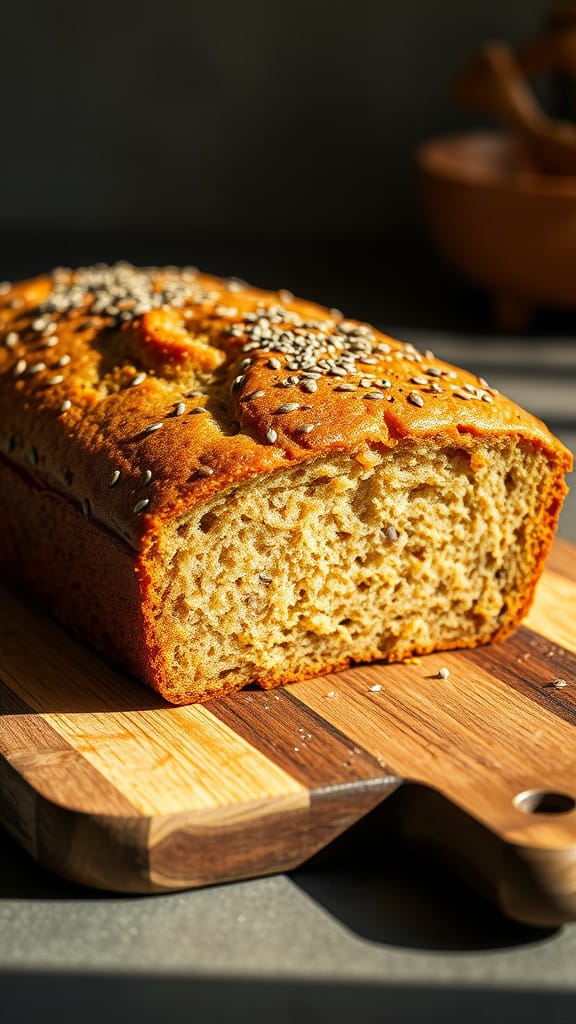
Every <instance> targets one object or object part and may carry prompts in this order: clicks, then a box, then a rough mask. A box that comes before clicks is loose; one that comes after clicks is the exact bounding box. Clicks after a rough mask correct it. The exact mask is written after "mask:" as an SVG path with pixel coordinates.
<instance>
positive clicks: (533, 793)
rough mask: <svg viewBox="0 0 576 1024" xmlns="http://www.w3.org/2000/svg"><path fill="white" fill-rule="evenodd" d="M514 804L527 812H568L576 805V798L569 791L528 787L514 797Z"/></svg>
mask: <svg viewBox="0 0 576 1024" xmlns="http://www.w3.org/2000/svg"><path fill="white" fill-rule="evenodd" d="M514 806H515V807H517V808H518V810H519V811H524V813H525V814H567V813H568V812H569V811H573V810H574V808H575V807H576V800H575V799H574V797H572V796H568V794H567V793H549V792H547V791H546V790H545V789H528V790H526V791H525V792H524V793H518V796H515V797H514Z"/></svg>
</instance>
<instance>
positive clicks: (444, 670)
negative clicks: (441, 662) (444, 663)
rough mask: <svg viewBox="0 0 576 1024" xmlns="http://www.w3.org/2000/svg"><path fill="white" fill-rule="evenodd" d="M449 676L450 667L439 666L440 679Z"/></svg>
mask: <svg viewBox="0 0 576 1024" xmlns="http://www.w3.org/2000/svg"><path fill="white" fill-rule="evenodd" d="M449 676H450V669H449V668H444V667H443V668H439V669H438V679H448V678H449Z"/></svg>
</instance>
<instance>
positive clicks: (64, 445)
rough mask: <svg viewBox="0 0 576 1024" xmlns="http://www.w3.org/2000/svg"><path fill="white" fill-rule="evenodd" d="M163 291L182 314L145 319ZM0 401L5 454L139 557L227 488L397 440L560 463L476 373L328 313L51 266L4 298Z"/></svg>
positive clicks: (556, 448)
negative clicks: (535, 451) (486, 447)
mask: <svg viewBox="0 0 576 1024" xmlns="http://www.w3.org/2000/svg"><path fill="white" fill-rule="evenodd" d="M91 281H95V282H96V283H95V284H91V283H90V282H91ZM110 282H111V283H110ZM114 288H115V289H116V291H118V290H119V289H123V290H124V291H126V292H127V295H128V298H126V299H125V300H122V299H120V300H119V299H117V298H116V299H114ZM163 288H164V290H165V291H164V295H163V294H162V289H163ZM146 289H148V292H147V291H146ZM132 293H135V294H136V296H141V295H144V299H143V300H142V299H139V300H138V301H136V300H134V301H133V300H132ZM174 293H175V294H176V301H177V302H178V303H180V304H181V305H180V307H179V308H173V307H172V306H168V308H166V309H163V308H162V307H160V308H148V307H149V302H147V301H146V297H147V298H148V299H149V298H150V296H151V295H159V296H160V297H161V298H164V297H166V295H167V296H168V303H169V302H170V298H171V295H173V294H174ZM70 296H72V302H73V304H72V305H70ZM102 296H104V298H102ZM107 296H111V297H110V298H109V301H108V304H107V305H106V304H105V305H104V306H103V305H102V303H103V302H104V303H105V300H106V297H107ZM123 302H124V304H126V305H127V304H129V303H130V302H132V309H128V308H122V305H123ZM66 304H68V305H69V308H61V309H59V308H54V306H55V305H56V306H58V305H60V307H65V306H66ZM140 310H143V312H139V311H140ZM123 315H124V316H125V319H120V317H122V316H123ZM275 318H276V319H279V320H280V322H279V323H278V324H275V323H273V322H270V321H273V320H274V319H275ZM281 321H284V322H281ZM269 334H271V335H272V337H271V338H270V339H269V338H268V335H269ZM7 339H8V341H9V344H8V345H7V344H6V341H7ZM330 345H331V346H332V347H331V348H329V349H328V350H327V346H330ZM282 348H284V349H285V351H284V352H282V351H281V349H282ZM306 350H308V358H303V353H304V356H306ZM294 353H296V355H294ZM330 360H332V363H333V365H332V366H331V365H330ZM248 363H249V365H246V364H248ZM319 364H320V365H319ZM302 366H307V367H308V368H307V369H300V367H302ZM291 367H292V368H291ZM294 367H295V368H294ZM314 373H315V374H316V376H315V377H314V376H306V374H314ZM339 374H340V375H339ZM342 387H344V390H341V388H342ZM349 389H350V390H349ZM188 396H192V397H188ZM374 396H376V397H374ZM467 396H468V397H467ZM295 406H296V408H294V407H295ZM0 408H1V410H2V412H1V417H2V418H1V423H0V430H1V443H2V447H3V450H4V452H5V454H6V455H7V456H8V458H9V459H10V460H11V461H12V462H14V463H16V464H20V465H23V466H25V467H26V469H27V470H28V471H29V472H30V473H31V475H32V476H33V477H34V478H36V479H38V480H40V481H42V482H43V483H46V484H48V485H49V486H50V487H52V488H53V489H54V490H57V491H59V492H61V493H63V494H64V495H66V496H67V497H69V498H71V499H72V500H74V501H76V502H78V503H79V504H81V505H82V506H83V508H84V510H85V512H86V514H87V515H89V516H90V518H92V519H94V520H95V521H96V522H98V523H99V524H101V525H103V526H105V527H106V528H107V529H109V530H111V531H112V532H113V533H115V534H117V535H118V536H119V537H121V538H123V539H124V540H125V541H127V542H128V543H129V544H131V545H132V546H134V547H136V548H138V547H141V546H145V545H146V537H147V536H148V537H149V536H151V535H153V534H154V533H155V531H156V530H157V529H158V528H159V527H161V526H162V524H163V523H165V522H166V521H167V520H171V519H173V518H176V517H178V516H179V515H180V514H181V513H182V512H183V511H184V510H185V509H187V508H189V507H190V506H191V505H194V504H196V503H197V502H201V501H203V500H204V499H205V498H206V497H208V496H209V495H211V494H213V493H215V492H217V491H219V490H223V489H225V488H227V487H228V486H229V485H230V484H231V483H234V482H236V481H240V480H243V479H246V478H247V477H249V476H252V475H255V474H259V473H266V472H271V471H274V470H278V469H282V468H285V467H286V466H288V465H294V464H295V463H297V462H301V461H305V460H309V459H311V458H316V457H318V456H321V455H323V454H326V453H330V452H339V451H341V452H345V451H348V452H351V451H358V452H361V451H362V450H363V449H369V448H374V447H376V448H391V447H393V446H394V445H395V444H396V442H397V441H398V440H399V439H403V438H406V437H411V438H413V439H414V440H415V441H417V440H419V439H424V438H426V437H430V436H437V437H438V438H439V439H441V440H442V443H446V442H448V443H450V442H451V441H453V442H454V443H456V444H460V443H461V442H462V437H463V435H466V434H468V435H475V436H483V437H494V438H496V437H497V436H498V435H503V434H514V435H516V436H518V437H519V438H526V439H528V440H531V441H532V442H533V443H535V444H537V445H539V446H540V447H541V448H543V449H544V450H545V451H546V452H547V453H548V454H549V456H550V458H551V459H552V460H553V461H554V462H556V463H558V464H559V467H561V468H562V469H563V470H568V469H569V468H570V466H571V457H570V455H569V453H568V452H567V451H566V449H564V448H563V447H562V445H561V444H560V443H559V442H558V441H557V440H556V439H555V438H554V437H553V436H552V435H551V434H550V433H549V431H548V430H547V429H546V427H545V426H544V425H543V424H541V423H540V422H539V421H538V420H536V419H535V418H534V417H532V416H530V415H529V414H528V413H526V412H524V411H523V410H521V409H519V408H518V406H516V405H515V404H514V403H512V402H510V401H509V400H508V399H506V398H504V397H503V396H502V395H499V394H497V393H496V392H495V391H494V390H493V389H491V388H490V387H489V386H487V385H486V382H484V381H482V380H480V379H479V378H477V377H475V376H474V375H473V374H471V373H468V372H466V371H464V370H455V369H454V368H453V367H452V366H449V365H448V364H446V363H443V362H441V361H440V360H438V359H435V358H434V357H433V356H432V355H431V354H427V355H426V356H423V355H421V354H420V353H419V352H417V351H416V350H415V349H414V348H413V346H411V345H406V344H404V343H402V342H400V341H396V340H394V339H392V338H389V337H387V336H386V335H383V334H381V333H379V332H378V331H376V330H375V329H373V328H369V327H367V326H366V325H362V324H359V323H358V322H357V321H348V320H347V321H345V320H343V319H342V317H341V315H340V314H338V313H337V312H336V311H332V312H330V311H328V310H326V309H324V308H323V307H320V306H316V305H313V304H311V303H308V302H303V301H301V300H297V299H294V298H293V297H291V296H288V295H286V294H283V293H280V294H277V293H270V292H263V291H259V290H257V289H254V288H250V287H248V286H244V285H240V284H238V283H237V282H234V281H232V282H227V281H223V280H220V279H217V278H212V277H208V276H206V275H201V274H197V273H195V272H192V271H190V272H188V273H186V272H184V275H183V274H182V273H176V272H175V271H149V272H143V271H134V270H133V269H132V268H129V267H126V266H124V265H120V267H117V268H112V269H106V268H102V269H98V268H96V270H89V271H78V272H72V271H60V272H55V275H52V276H44V277H40V278H37V279H35V280H33V281H29V282H24V283H23V284H20V285H15V286H13V287H11V288H10V289H8V290H5V291H4V294H2V295H1V296H0ZM198 408H201V409H203V408H205V409H206V410H207V411H206V412H195V410H197V409H198ZM157 424H162V425H161V426H160V427H157V429H152V430H151V428H154V427H156V425H157ZM118 474H119V475H118ZM204 474H205V475H204ZM117 476H118V479H117V480H116V477H117ZM148 477H150V479H149V480H148ZM135 509H137V510H138V511H135Z"/></svg>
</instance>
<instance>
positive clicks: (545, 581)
mask: <svg viewBox="0 0 576 1024" xmlns="http://www.w3.org/2000/svg"><path fill="white" fill-rule="evenodd" d="M524 622H525V625H527V626H529V627H530V629H533V630H534V631H535V632H537V633H541V634H542V635H543V636H545V637H546V638H547V639H548V640H554V641H555V642H556V643H557V644H560V645H561V646H562V647H565V648H566V649H567V650H569V651H572V652H573V653H576V586H575V585H574V581H573V580H572V579H571V577H570V576H565V575H560V574H559V573H557V572H551V571H550V570H548V571H547V572H545V573H544V575H543V577H542V579H541V580H540V583H539V584H538V587H537V589H536V597H535V599H534V604H533V606H532V608H531V610H530V612H529V614H528V617H527V618H526V619H525V620H524Z"/></svg>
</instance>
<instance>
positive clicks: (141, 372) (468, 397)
mask: <svg viewBox="0 0 576 1024" xmlns="http://www.w3.org/2000/svg"><path fill="white" fill-rule="evenodd" d="M0 292H1V294H0V339H1V340H0V441H1V451H2V455H1V459H0V566H1V570H2V575H3V576H4V577H5V578H6V577H9V578H10V579H11V580H13V581H15V582H16V583H17V584H18V585H19V586H20V587H23V588H24V589H25V590H27V591H29V592H30V593H32V594H33V595H34V596H35V597H36V598H39V599H40V600H41V601H43V602H44V603H45V604H46V605H47V606H48V607H49V608H50V609H51V611H52V612H53V613H54V614H55V615H56V616H57V617H58V618H59V619H61V621H62V622H64V623H65V624H66V625H67V626H68V627H70V628H71V629H72V630H73V631H74V632H76V633H77V634H79V635H80V636H81V637H84V638H85V639H87V640H88V641H89V642H90V643H92V644H93V645H94V646H95V647H97V648H98V649H99V650H100V651H101V652H103V653H104V654H105V655H107V656H108V657H110V658H112V659H115V660H116V661H118V662H120V663H122V664H123V665H124V666H126V667H127V668H128V669H129V670H131V671H132V672H133V673H134V674H135V675H136V676H137V677H139V678H140V679H141V680H143V681H144V682H146V683H148V684H149V685H150V686H152V687H154V688H155V689H156V690H158V691H159V692H160V693H161V694H162V695H163V696H164V697H165V698H166V699H167V700H168V701H171V702H173V703H185V702H190V701H198V700H205V699H207V698H209V697H211V696H214V695H222V694H225V693H230V692H232V691H234V690H238V689H240V688H241V687H244V686H246V685H247V684H249V683H258V684H259V685H261V686H264V687H271V686H275V685H277V684H281V683H285V682H289V681H296V680H300V679H303V678H305V677H307V676H310V675H314V674H317V673H322V672H326V671H328V670H330V669H336V668H341V667H344V666H347V665H349V664H351V663H353V662H358V661H371V660H374V659H377V658H385V659H389V660H401V659H405V658H407V657H408V656H411V655H415V654H425V653H426V652H429V651H434V650H442V649H447V648H455V647H465V646H475V645H477V644H483V643H486V642H488V641H490V640H498V639H501V638H503V637H505V636H507V635H508V634H509V633H510V632H511V631H512V630H513V629H514V628H515V627H516V626H517V625H518V623H519V622H520V620H521V618H522V616H523V615H524V614H525V613H526V611H527V609H528V607H529V605H530V602H531V599H532V595H533V592H534V587H535V585H536V582H537V580H538V577H539V576H540V573H541V571H542V568H543V562H544V559H545V556H546V554H547V552H548V549H549V547H550V544H551V542H552V538H553V535H554V531H555V528H556V525H557V520H558V515H559V511H560V507H561V503H562V499H563V497H564V495H565V493H566V488H565V484H564V474H565V472H566V471H567V470H569V469H570V466H571V457H570V455H569V453H568V452H567V450H566V449H565V448H564V447H563V446H562V445H561V444H560V442H559V441H557V440H556V439H555V438H554V437H553V436H552V435H551V434H550V433H549V432H548V430H547V429H546V427H545V426H544V425H543V424H541V423H540V422H539V421H537V420H535V419H534V418H533V417H532V416H530V415H528V414H527V413H525V412H523V411H522V410H520V409H519V408H518V407H517V406H516V405H514V404H513V403H512V402H510V401H508V400H507V399H506V398H504V397H502V396H501V395H499V394H498V393H497V392H496V391H495V390H494V389H493V388H491V387H490V386H489V385H488V384H487V383H486V381H484V380H482V379H479V378H477V377H475V376H474V375H473V374H471V373H468V372H466V371H464V370H459V369H454V368H453V367H452V366H450V365H447V364H446V363H443V362H441V361H440V360H438V359H436V358H434V356H433V355H432V354H431V353H426V354H425V355H423V354H421V353H420V352H418V351H417V350H416V349H415V348H414V347H413V346H412V345H410V344H405V343H403V342H400V341H396V340H394V339H392V338H389V337H387V336H385V335H383V334H381V333H380V332H378V331H377V330H375V329H374V328H373V327H370V326H367V325H366V324H362V323H358V322H357V321H355V320H349V319H345V318H344V317H343V316H342V314H341V313H340V312H338V311H337V310H327V309H325V308H322V307H320V306H317V305H314V304H311V303H309V302H303V301H301V300H299V299H295V298H294V297H293V296H292V295H291V294H289V293H287V292H279V293H269V292H264V291H258V290H257V289H254V288H252V287H249V286H248V285H245V284H244V283H242V282H239V281H236V280H220V279H217V278H214V277H209V276H206V275H203V274H200V273H198V272H197V271H196V270H195V269H194V268H185V269H183V270H178V269H176V268H174V267H167V268H164V269H154V268H153V269H146V270H141V269H136V268H134V267H132V266H130V265H129V264H126V263H120V264H117V265H115V266H111V267H108V266H104V265H99V266H95V267H90V268H85V269H79V270H68V269H58V270H56V271H54V273H52V274H50V275H46V276H42V277H38V278H36V279H34V280H30V281H25V282H23V283H20V284H15V285H8V284H4V285H3V286H1V287H0Z"/></svg>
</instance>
